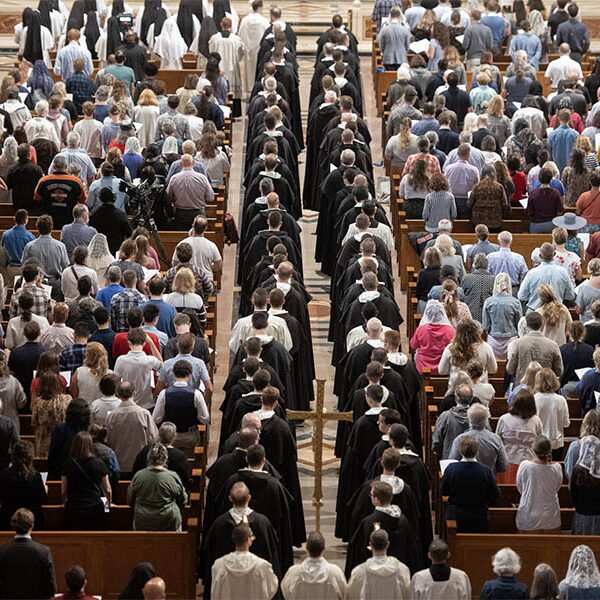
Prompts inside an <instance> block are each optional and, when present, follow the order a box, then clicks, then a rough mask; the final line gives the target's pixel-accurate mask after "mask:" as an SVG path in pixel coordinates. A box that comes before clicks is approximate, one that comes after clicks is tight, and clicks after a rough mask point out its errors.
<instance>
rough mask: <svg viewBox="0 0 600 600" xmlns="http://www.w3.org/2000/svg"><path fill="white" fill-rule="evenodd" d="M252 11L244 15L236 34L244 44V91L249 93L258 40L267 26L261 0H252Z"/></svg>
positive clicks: (252, 82) (254, 68)
mask: <svg viewBox="0 0 600 600" xmlns="http://www.w3.org/2000/svg"><path fill="white" fill-rule="evenodd" d="M251 7H252V12H251V13H250V14H248V15H246V16H245V17H244V18H243V19H242V21H241V23H240V26H239V29H238V35H239V37H240V39H241V40H242V43H243V44H244V51H245V60H244V93H245V94H247V95H248V94H250V92H251V91H252V87H253V85H254V81H255V73H256V61H257V59H258V50H259V48H260V40H261V39H262V36H263V34H264V33H265V31H266V30H267V29H268V27H269V20H268V19H267V18H266V17H263V14H262V11H263V0H253V2H252V5H251Z"/></svg>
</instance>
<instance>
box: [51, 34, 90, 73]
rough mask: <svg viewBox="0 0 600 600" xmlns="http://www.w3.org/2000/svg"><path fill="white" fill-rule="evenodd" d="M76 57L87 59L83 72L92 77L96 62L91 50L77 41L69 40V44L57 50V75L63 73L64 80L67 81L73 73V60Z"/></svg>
mask: <svg viewBox="0 0 600 600" xmlns="http://www.w3.org/2000/svg"><path fill="white" fill-rule="evenodd" d="M76 58H83V59H84V60H85V67H84V69H83V72H84V73H85V74H86V75H88V76H90V77H91V76H92V73H93V72H94V63H93V62H92V55H91V54H90V51H89V50H88V49H87V48H84V47H83V46H80V45H79V44H78V43H77V42H69V44H68V45H67V46H65V47H64V48H61V49H60V50H59V51H58V52H57V54H56V61H55V63H54V72H55V73H56V75H61V76H62V80H63V81H66V80H67V79H69V77H71V75H73V72H74V71H73V62H74V61H75V59H76Z"/></svg>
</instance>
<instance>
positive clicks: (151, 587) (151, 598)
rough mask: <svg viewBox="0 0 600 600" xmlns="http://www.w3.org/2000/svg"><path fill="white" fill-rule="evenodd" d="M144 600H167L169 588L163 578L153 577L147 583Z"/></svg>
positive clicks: (143, 592)
mask: <svg viewBox="0 0 600 600" xmlns="http://www.w3.org/2000/svg"><path fill="white" fill-rule="evenodd" d="M142 594H144V600H165V598H166V597H167V586H166V584H165V580H164V579H162V577H153V578H152V579H149V580H148V581H147V582H146V585H145V586H144V589H143V590H142Z"/></svg>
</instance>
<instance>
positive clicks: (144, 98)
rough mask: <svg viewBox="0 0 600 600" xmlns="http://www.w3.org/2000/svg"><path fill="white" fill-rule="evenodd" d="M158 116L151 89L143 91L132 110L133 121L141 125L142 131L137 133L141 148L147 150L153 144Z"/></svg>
mask: <svg viewBox="0 0 600 600" xmlns="http://www.w3.org/2000/svg"><path fill="white" fill-rule="evenodd" d="M159 114H160V108H159V103H158V99H157V98H156V94H155V93H154V92H153V91H152V90H151V89H146V90H144V91H143V92H142V93H141V94H140V97H139V98H138V101H137V105H136V107H135V108H134V109H133V120H134V121H135V122H136V123H141V124H142V125H143V127H142V130H141V131H140V132H139V133H138V139H139V140H140V144H141V145H142V148H147V147H148V146H149V145H150V144H152V143H154V133H155V131H156V119H158V115H159Z"/></svg>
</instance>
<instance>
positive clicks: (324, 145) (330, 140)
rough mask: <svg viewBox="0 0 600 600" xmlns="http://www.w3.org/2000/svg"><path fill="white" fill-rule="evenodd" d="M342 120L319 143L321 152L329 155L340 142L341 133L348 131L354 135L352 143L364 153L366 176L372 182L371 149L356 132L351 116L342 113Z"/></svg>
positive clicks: (356, 128)
mask: <svg viewBox="0 0 600 600" xmlns="http://www.w3.org/2000/svg"><path fill="white" fill-rule="evenodd" d="M344 115H345V116H344V119H343V120H342V121H341V122H340V124H339V125H338V126H337V127H334V128H333V129H330V130H329V131H328V132H327V135H325V137H324V138H323V141H322V142H321V148H320V149H321V150H322V151H323V152H324V153H330V152H331V151H332V150H333V149H334V148H335V147H336V146H338V144H340V142H341V140H342V133H343V132H344V131H345V130H346V129H349V130H350V131H352V133H353V134H354V143H355V144H356V145H357V146H358V147H359V148H360V150H361V152H364V154H365V156H366V160H367V161H368V162H369V163H370V164H368V165H367V167H368V174H369V177H370V179H371V180H373V160H372V155H371V148H369V146H368V145H367V144H366V143H365V140H364V139H363V137H362V135H361V133H360V132H359V131H358V127H357V126H356V122H355V121H354V120H353V119H352V115H351V114H348V113H344Z"/></svg>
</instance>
